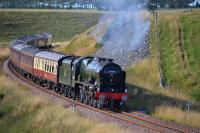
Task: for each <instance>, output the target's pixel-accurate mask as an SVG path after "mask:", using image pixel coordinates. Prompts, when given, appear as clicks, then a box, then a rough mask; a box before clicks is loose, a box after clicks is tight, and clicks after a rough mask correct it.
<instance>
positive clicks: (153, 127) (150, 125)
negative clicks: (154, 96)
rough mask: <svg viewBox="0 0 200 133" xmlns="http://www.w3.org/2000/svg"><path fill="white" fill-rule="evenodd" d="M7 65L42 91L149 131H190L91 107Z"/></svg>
mask: <svg viewBox="0 0 200 133" xmlns="http://www.w3.org/2000/svg"><path fill="white" fill-rule="evenodd" d="M7 67H8V68H9V70H10V71H11V72H12V73H13V74H14V75H15V76H17V77H18V78H20V79H21V80H22V81H25V82H27V83H28V84H30V85H33V86H35V87H37V88H39V89H40V90H42V91H44V92H46V93H49V94H51V95H53V96H56V97H59V98H61V99H63V100H66V101H68V102H70V103H72V104H75V105H78V106H81V107H83V108H88V109H90V110H93V111H96V112H99V113H101V114H104V115H106V116H109V117H112V118H115V119H118V120H121V121H125V122H127V123H129V124H134V125H138V126H140V127H143V128H146V129H148V130H149V131H152V132H162V133H169V132H170V133H171V132H178V133H189V132H190V130H189V129H188V130H187V129H182V128H177V127H175V126H171V125H166V124H163V123H158V122H154V121H152V120H150V119H148V118H144V117H140V116H137V115H134V114H132V113H127V112H121V113H116V112H112V111H108V110H99V109H97V108H94V107H91V106H89V105H85V104H83V103H81V102H79V101H76V100H72V99H70V98H68V97H65V96H63V95H60V94H57V93H56V92H54V91H52V90H49V89H47V87H41V86H39V85H37V84H35V83H33V82H32V81H30V80H28V79H26V78H25V77H23V76H22V75H20V74H19V73H17V72H16V71H15V70H14V69H13V68H11V67H10V66H9V64H7Z"/></svg>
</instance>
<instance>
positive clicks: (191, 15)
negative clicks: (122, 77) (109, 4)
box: [127, 10, 200, 127]
mask: <svg viewBox="0 0 200 133" xmlns="http://www.w3.org/2000/svg"><path fill="white" fill-rule="evenodd" d="M158 18H159V20H158V27H159V34H160V47H161V69H162V73H163V76H164V79H165V82H166V84H167V86H166V88H162V87H161V86H160V83H159V81H160V79H159V70H158V58H157V56H158V49H157V46H156V34H155V33H156V32H155V25H154V20H153V17H152V25H151V31H150V34H149V35H150V36H149V41H150V46H151V49H150V53H151V55H150V57H149V58H148V59H146V60H143V61H142V62H140V63H138V64H136V65H134V66H133V68H131V69H129V70H127V83H128V84H129V88H130V99H129V102H128V107H131V108H134V109H140V108H142V107H145V108H146V109H147V110H149V111H150V113H151V115H154V116H156V117H159V118H161V119H165V120H170V121H176V122H178V123H182V124H186V125H190V126H194V127H199V122H198V121H200V114H199V113H198V112H199V111H200V104H199V102H200V101H199V97H200V93H199V92H200V82H199V79H200V76H199V75H198V73H199V70H198V69H197V68H199V61H200V60H199V52H198V49H199V46H200V45H199V44H198V40H199V34H200V25H199V24H200V23H199V22H200V11H198V10H197V11H193V12H185V11H183V10H182V11H171V12H168V11H159V13H158ZM188 102H192V106H191V108H192V109H191V110H192V113H191V115H190V119H189V120H187V106H186V104H187V103H188Z"/></svg>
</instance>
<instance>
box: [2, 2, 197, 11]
mask: <svg viewBox="0 0 200 133" xmlns="http://www.w3.org/2000/svg"><path fill="white" fill-rule="evenodd" d="M192 2H195V0H1V1H0V8H40V9H45V8H46V9H51V8H54V9H98V10H110V9H112V10H118V9H120V8H122V7H125V6H126V5H127V6H128V5H130V4H137V5H138V6H139V7H143V6H145V7H148V8H150V9H154V8H187V7H189V4H190V3H192ZM196 5H197V6H199V5H200V2H199V3H198V2H197V4H196Z"/></svg>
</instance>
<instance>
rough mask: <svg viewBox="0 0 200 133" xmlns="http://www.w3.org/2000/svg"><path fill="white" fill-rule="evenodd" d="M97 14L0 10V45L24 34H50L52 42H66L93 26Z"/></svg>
mask: <svg viewBox="0 0 200 133" xmlns="http://www.w3.org/2000/svg"><path fill="white" fill-rule="evenodd" d="M100 16H101V13H99V12H78V11H54V10H44V11H43V10H0V29H1V30H0V40H1V42H0V45H7V44H9V43H10V41H12V40H13V39H16V38H17V37H19V36H22V35H25V34H36V33H41V32H50V33H52V34H53V35H54V42H58V41H60V42H62V41H68V40H69V39H71V38H72V37H73V36H74V35H76V34H79V33H82V32H84V31H85V30H87V29H88V28H90V27H91V26H93V25H95V24H96V23H97V21H98V19H99V17H100Z"/></svg>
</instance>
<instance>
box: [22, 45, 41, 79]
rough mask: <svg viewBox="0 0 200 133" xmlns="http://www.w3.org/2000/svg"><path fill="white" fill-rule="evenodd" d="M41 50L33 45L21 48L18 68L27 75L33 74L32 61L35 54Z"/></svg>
mask: <svg viewBox="0 0 200 133" xmlns="http://www.w3.org/2000/svg"><path fill="white" fill-rule="evenodd" d="M40 51H41V50H40V49H38V48H35V47H34V46H30V47H26V48H24V49H22V50H21V58H20V68H21V69H23V70H24V72H26V74H28V75H33V74H34V73H33V62H34V57H35V54H36V53H38V52H40Z"/></svg>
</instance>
